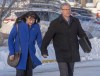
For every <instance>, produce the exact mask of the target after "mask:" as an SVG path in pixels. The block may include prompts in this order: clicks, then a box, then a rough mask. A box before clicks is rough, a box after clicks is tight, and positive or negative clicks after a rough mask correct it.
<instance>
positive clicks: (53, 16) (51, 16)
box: [48, 12, 60, 21]
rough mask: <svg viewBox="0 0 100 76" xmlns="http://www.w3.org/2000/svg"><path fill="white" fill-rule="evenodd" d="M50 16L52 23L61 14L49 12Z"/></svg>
mask: <svg viewBox="0 0 100 76" xmlns="http://www.w3.org/2000/svg"><path fill="white" fill-rule="evenodd" d="M48 15H49V21H52V20H54V19H56V18H57V17H58V16H59V15H60V14H59V13H56V12H48Z"/></svg>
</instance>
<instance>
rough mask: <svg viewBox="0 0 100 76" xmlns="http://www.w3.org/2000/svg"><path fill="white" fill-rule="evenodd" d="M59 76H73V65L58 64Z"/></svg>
mask: <svg viewBox="0 0 100 76" xmlns="http://www.w3.org/2000/svg"><path fill="white" fill-rule="evenodd" d="M58 66H59V71H60V76H73V72H74V63H66V62H58Z"/></svg>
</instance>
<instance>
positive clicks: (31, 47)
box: [8, 11, 42, 76]
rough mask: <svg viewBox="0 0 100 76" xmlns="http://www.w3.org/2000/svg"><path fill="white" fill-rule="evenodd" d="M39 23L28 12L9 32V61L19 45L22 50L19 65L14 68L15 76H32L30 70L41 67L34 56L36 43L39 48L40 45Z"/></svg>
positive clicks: (34, 16) (35, 17)
mask: <svg viewBox="0 0 100 76" xmlns="http://www.w3.org/2000/svg"><path fill="white" fill-rule="evenodd" d="M39 21H40V19H39V17H38V16H37V14H36V13H35V12H33V11H29V12H27V13H26V14H24V15H22V16H21V17H19V18H17V20H16V22H15V25H14V26H13V28H12V30H11V32H10V35H9V39H8V46H9V50H10V60H14V53H15V51H18V50H19V45H20V47H21V49H22V50H21V52H22V54H21V58H20V61H19V64H18V65H17V66H16V76H32V69H34V68H35V67H36V66H38V65H41V62H40V61H39V59H38V58H37V57H36V56H35V53H36V49H35V43H36V41H37V44H38V47H39V48H40V47H41V43H42V36H41V31H40V27H39V24H38V22H39ZM17 29H18V30H17ZM18 39H19V40H18Z"/></svg>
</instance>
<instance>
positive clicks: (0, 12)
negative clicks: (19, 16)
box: [0, 0, 6, 18]
mask: <svg viewBox="0 0 100 76" xmlns="http://www.w3.org/2000/svg"><path fill="white" fill-rule="evenodd" d="M5 4H6V0H3V3H2V8H1V11H0V18H1V17H2V13H3V11H4V8H5Z"/></svg>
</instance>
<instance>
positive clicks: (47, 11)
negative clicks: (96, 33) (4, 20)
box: [6, 3, 87, 36]
mask: <svg viewBox="0 0 100 76" xmlns="http://www.w3.org/2000/svg"><path fill="white" fill-rule="evenodd" d="M29 7H30V8H29ZM56 8H58V9H59V6H52V4H44V5H43V4H40V5H39V4H38V3H36V4H34V3H32V4H31V5H27V6H25V9H22V10H16V11H15V12H13V13H15V15H16V17H19V16H21V15H22V14H24V13H26V12H27V11H32V10H33V11H35V12H36V13H37V14H38V15H39V17H40V20H41V21H40V28H41V31H42V35H43V36H44V35H45V32H46V31H47V29H48V27H49V24H50V22H51V21H52V20H54V19H56V18H57V17H58V16H59V15H60V11H58V10H57V9H56ZM77 10H78V9H77ZM72 12H73V11H72ZM72 15H74V16H77V15H79V13H77V12H76V11H74V12H73V13H72ZM77 18H78V17H77ZM9 23H10V22H9ZM6 25H7V24H6ZM86 31H87V30H86Z"/></svg>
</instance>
